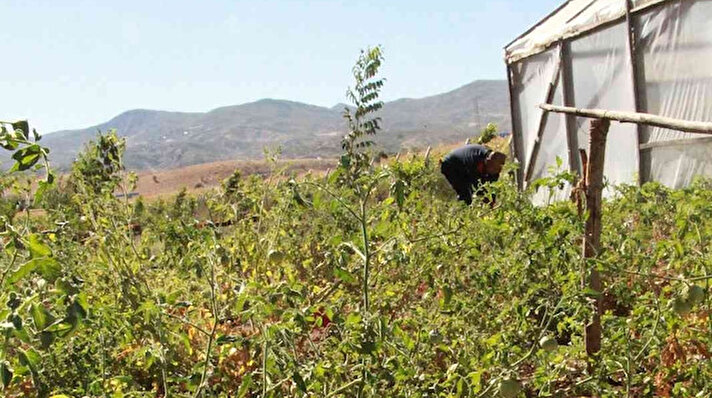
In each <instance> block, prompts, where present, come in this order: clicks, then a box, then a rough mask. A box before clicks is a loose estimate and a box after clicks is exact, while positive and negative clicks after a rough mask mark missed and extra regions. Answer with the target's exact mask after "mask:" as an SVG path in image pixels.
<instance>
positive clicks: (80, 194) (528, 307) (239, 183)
mask: <svg viewBox="0 0 712 398" xmlns="http://www.w3.org/2000/svg"><path fill="white" fill-rule="evenodd" d="M113 137H115V135H114V136H113ZM121 148H122V144H121V141H120V140H118V139H115V138H112V134H109V135H107V136H100V137H98V139H97V141H96V142H95V144H92V145H90V146H88V147H87V149H86V150H85V152H84V153H83V154H82V155H81V156H80V161H79V162H78V164H77V165H76V166H75V167H76V168H75V172H74V173H73V174H72V176H71V178H70V183H71V184H70V185H71V187H72V189H66V190H65V191H63V196H62V200H57V201H56V202H53V203H55V204H56V205H57V207H53V206H51V205H50V204H49V203H46V204H45V206H46V207H45V214H43V215H37V216H34V217H29V216H28V217H22V218H20V217H15V218H14V219H7V220H6V221H5V227H4V230H3V232H2V234H1V235H0V239H1V240H2V244H3V255H2V256H0V278H1V279H0V286H2V290H1V292H0V306H2V308H0V339H2V344H1V345H0V347H1V348H0V349H1V350H2V351H0V353H1V354H2V356H0V381H1V382H2V389H3V390H2V394H3V396H6V397H11V398H16V397H21V396H39V397H52V396H71V397H79V396H111V397H131V396H195V397H200V396H237V397H258V396H259V397H283V396H297V397H306V396H309V397H324V396H326V397H351V396H398V397H400V396H412V397H490V396H512V397H523V396H564V397H568V396H598V397H618V396H676V397H677V396H681V397H694V396H708V395H710V393H712V384H711V383H710V381H709V380H712V368H710V366H709V357H710V352H709V347H710V346H711V345H712V327H710V324H709V314H710V311H711V310H712V301H710V295H709V288H710V286H709V281H710V279H712V276H710V275H712V269H710V268H712V262H711V261H710V258H712V248H710V246H709V245H708V244H707V243H708V242H709V241H710V240H711V239H712V207H710V206H709V203H710V202H711V201H712V182H710V181H709V180H702V179H701V180H698V181H696V182H695V183H694V184H692V185H691V186H690V187H688V188H685V189H682V190H671V189H668V188H665V187H663V186H661V185H659V184H646V185H644V186H643V187H637V186H620V187H617V188H616V192H617V195H616V196H615V197H613V198H611V199H610V200H608V201H606V202H605V204H604V209H603V217H604V218H603V232H602V239H601V242H602V248H603V250H602V252H601V254H600V256H599V257H598V258H596V259H595V260H592V261H594V263H593V264H586V265H590V266H593V265H594V264H595V265H596V266H598V267H599V269H600V270H601V273H602V275H603V277H604V281H605V286H606V289H605V291H604V292H600V293H599V292H592V291H588V290H582V289H581V287H580V284H581V269H582V267H583V266H584V265H585V264H582V258H581V239H582V235H583V224H584V217H583V216H581V215H579V214H578V212H577V209H576V207H575V206H574V205H573V204H572V203H569V202H553V201H552V203H551V204H549V205H546V206H534V205H533V204H532V201H531V199H532V196H533V195H543V197H545V198H546V197H548V198H554V197H561V194H562V193H561V190H562V189H565V188H566V185H567V183H570V182H571V181H572V176H571V175H570V174H568V173H567V172H565V171H563V172H562V171H559V170H560V167H558V168H553V169H552V171H553V172H555V173H554V175H552V176H550V177H548V178H546V179H543V180H541V181H538V182H535V183H534V184H532V185H533V188H532V189H531V190H530V191H527V192H520V191H518V190H517V189H516V187H515V184H514V182H513V180H512V177H510V173H509V172H510V171H511V170H512V167H514V166H512V165H507V166H506V169H505V172H503V173H502V178H501V179H500V181H498V182H496V183H493V184H491V185H490V187H489V188H490V189H491V191H492V192H493V193H494V194H496V195H497V198H498V200H497V206H496V207H495V208H491V207H490V206H488V205H485V204H482V205H477V204H475V205H473V206H470V207H464V206H462V205H461V204H460V203H458V202H457V201H456V200H455V198H454V193H453V192H452V191H451V189H449V188H448V187H447V183H446V182H444V178H443V177H442V175H441V174H440V171H439V170H438V168H437V167H436V166H435V165H433V164H430V163H428V162H425V161H424V160H423V159H420V158H417V157H414V158H413V159H410V160H407V161H402V162H398V161H394V162H392V163H390V164H386V165H381V166H371V165H370V163H364V164H362V165H361V166H359V168H358V169H341V171H336V172H335V173H334V174H332V175H331V176H329V177H328V178H323V177H317V176H306V177H303V178H296V177H294V176H285V175H284V174H283V171H282V170H279V169H278V168H276V167H275V168H273V169H272V173H271V174H270V175H269V176H267V177H266V178H259V177H248V178H241V177H240V176H239V175H237V174H236V175H235V176H233V177H231V178H229V179H228V180H227V181H226V182H225V184H224V186H223V187H222V189H220V190H216V191H210V192H207V193H205V194H201V196H198V197H196V196H193V195H190V194H189V193H187V192H181V193H179V194H177V195H176V196H175V197H173V198H170V199H166V200H163V199H161V200H156V201H136V202H133V203H132V202H130V201H128V200H126V199H125V198H117V197H116V196H115V195H113V194H114V193H115V192H117V191H118V192H125V191H126V188H127V184H128V185H130V184H131V183H132V181H131V179H130V178H127V176H126V175H125V173H123V172H122V171H121V170H122V168H121V164H122V161H121V158H120V157H121V152H122V151H121ZM346 155H347V156H350V155H348V153H347V154H346ZM117 156H118V157H117ZM89 165H101V166H102V169H101V170H98V171H92V170H89V169H88V167H89ZM559 166H561V165H559ZM79 170H84V171H86V172H87V173H89V174H88V175H87V176H84V175H83V174H82V173H81V172H79ZM349 170H351V171H354V170H358V173H351V171H349ZM346 175H351V176H352V177H354V178H353V179H351V180H347V179H345V178H344V176H346ZM537 190H538V192H537ZM136 226H139V227H140V228H137V227H136ZM594 296H601V297H602V298H603V303H604V310H605V311H604V316H603V319H602V322H603V327H604V339H603V350H602V351H601V354H600V356H599V357H598V358H597V359H596V360H595V361H590V360H589V359H588V358H587V357H586V355H585V351H584V346H583V340H582V339H583V337H582V330H583V326H584V324H585V323H586V322H587V320H588V319H590V315H591V313H592V310H593V307H592V300H591V298H592V297H594Z"/></svg>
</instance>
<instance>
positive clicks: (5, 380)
mask: <svg viewBox="0 0 712 398" xmlns="http://www.w3.org/2000/svg"><path fill="white" fill-rule="evenodd" d="M0 377H1V378H2V385H3V386H4V387H5V388H7V387H8V386H9V385H10V383H11V382H12V369H11V368H10V363H8V362H7V361H2V362H0Z"/></svg>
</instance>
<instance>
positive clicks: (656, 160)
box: [642, 138, 712, 188]
mask: <svg viewBox="0 0 712 398" xmlns="http://www.w3.org/2000/svg"><path fill="white" fill-rule="evenodd" d="M696 141H698V142H696V143H693V144H691V143H681V142H679V141H678V143H677V144H672V145H666V146H660V147H654V148H651V149H648V150H645V151H643V152H642V157H643V163H642V164H643V172H644V173H645V174H648V175H651V176H654V177H655V178H654V180H655V181H659V182H661V183H663V184H665V185H667V186H669V187H671V188H684V187H686V186H688V185H690V183H692V181H693V180H694V179H695V178H696V177H698V176H712V162H711V161H710V154H711V153H712V140H711V139H709V138H704V139H700V140H696Z"/></svg>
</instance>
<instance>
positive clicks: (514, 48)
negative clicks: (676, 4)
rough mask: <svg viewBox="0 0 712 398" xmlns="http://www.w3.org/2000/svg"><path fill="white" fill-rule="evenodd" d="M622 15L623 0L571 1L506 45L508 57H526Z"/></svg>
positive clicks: (623, 13)
mask: <svg viewBox="0 0 712 398" xmlns="http://www.w3.org/2000/svg"><path fill="white" fill-rule="evenodd" d="M638 2H639V3H644V2H645V1H641V0H639V1H638ZM647 2H649V1H647ZM623 15H625V0H570V1H569V2H567V3H566V4H565V5H564V6H563V7H562V8H561V9H560V10H558V11H557V12H556V13H555V14H553V15H550V16H549V17H548V18H547V19H545V20H544V21H543V22H541V23H540V24H539V25H538V26H537V27H535V28H534V29H533V30H532V31H531V32H529V33H527V34H526V35H524V36H523V37H521V38H519V39H517V40H516V41H514V42H513V43H511V44H510V45H509V46H507V48H506V54H507V58H508V59H509V60H518V59H520V58H523V57H527V56H529V55H530V54H534V53H537V52H539V51H542V50H544V49H545V48H547V47H548V46H549V45H551V43H554V42H556V41H558V40H560V39H561V38H565V37H569V36H571V35H575V34H577V33H579V32H582V31H585V30H587V29H591V28H592V27H595V26H596V25H599V24H601V23H605V22H607V21H611V20H614V19H616V18H620V17H621V16H623Z"/></svg>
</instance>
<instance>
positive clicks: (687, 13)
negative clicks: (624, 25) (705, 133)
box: [636, 1, 712, 188]
mask: <svg viewBox="0 0 712 398" xmlns="http://www.w3.org/2000/svg"><path fill="white" fill-rule="evenodd" d="M710 19H712V1H681V2H671V3H670V4H668V5H665V6H663V7H658V8H656V9H654V10H651V11H648V12H646V13H644V14H642V15H641V16H640V17H639V18H638V20H637V21H636V22H637V25H638V26H639V28H640V32H641V35H640V37H641V42H640V49H639V51H640V54H641V56H642V61H643V62H644V76H645V86H644V87H645V97H644V100H645V108H646V111H647V112H649V113H653V114H657V115H662V116H669V117H673V118H677V119H684V120H695V121H706V122H709V121H712V23H710ZM700 136H701V135H700V134H689V133H682V132H679V131H673V130H668V129H662V128H646V129H645V134H644V135H643V137H642V138H643V139H642V143H643V144H647V143H660V142H663V141H671V140H681V139H690V138H695V137H700ZM643 148H644V149H643V161H644V162H651V164H644V165H643V166H644V167H643V170H644V171H645V173H644V174H643V178H644V179H645V180H655V181H660V182H662V183H664V184H666V185H668V186H671V187H675V188H679V187H682V186H685V185H687V184H689V183H690V182H691V180H692V178H693V176H694V175H695V174H696V173H698V174H699V173H706V175H712V173H710V171H712V143H710V142H709V141H708V140H701V141H700V140H695V141H692V142H690V143H689V144H688V145H682V144H681V143H677V144H675V145H673V146H672V147H670V148H665V147H662V146H654V147H652V148H650V147H646V145H643ZM648 172H649V174H648Z"/></svg>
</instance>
